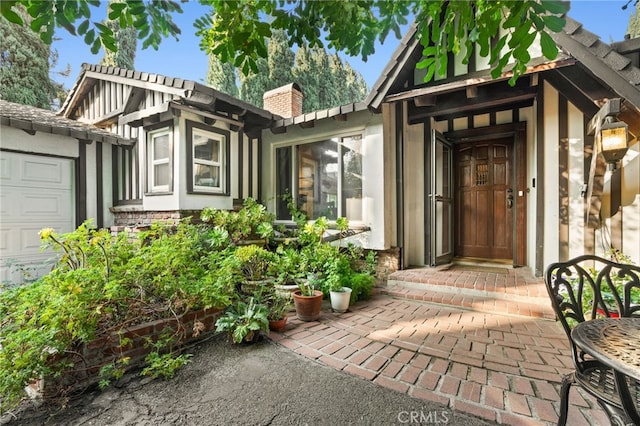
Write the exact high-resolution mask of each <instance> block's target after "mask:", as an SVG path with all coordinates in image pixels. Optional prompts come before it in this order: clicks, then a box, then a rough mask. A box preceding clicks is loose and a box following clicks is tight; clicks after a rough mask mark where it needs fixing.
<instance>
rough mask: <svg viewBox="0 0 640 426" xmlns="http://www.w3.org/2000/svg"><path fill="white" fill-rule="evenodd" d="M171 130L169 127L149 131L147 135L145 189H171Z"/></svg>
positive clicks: (163, 190)
mask: <svg viewBox="0 0 640 426" xmlns="http://www.w3.org/2000/svg"><path fill="white" fill-rule="evenodd" d="M171 152H172V144H171V132H170V131H169V129H162V130H157V131H154V132H149V133H148V136H147V191H148V192H151V193H162V192H170V191H171V181H172V180H171V160H172V158H171V157H172V156H171Z"/></svg>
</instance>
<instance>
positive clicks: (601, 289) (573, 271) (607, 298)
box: [544, 255, 640, 424]
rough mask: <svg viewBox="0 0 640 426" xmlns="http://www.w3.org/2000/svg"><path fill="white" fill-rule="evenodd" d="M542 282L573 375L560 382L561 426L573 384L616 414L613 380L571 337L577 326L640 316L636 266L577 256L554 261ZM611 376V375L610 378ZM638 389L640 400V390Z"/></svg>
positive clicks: (636, 384) (638, 278) (612, 414)
mask: <svg viewBox="0 0 640 426" xmlns="http://www.w3.org/2000/svg"><path fill="white" fill-rule="evenodd" d="M544 279H545V284H546V288H547V292H548V293H549V297H550V299H551V302H552V303H551V304H552V307H553V309H554V311H555V313H556V316H557V317H558V320H559V321H560V323H561V324H562V327H563V328H564V331H565V332H566V334H567V337H568V339H569V343H570V346H571V351H572V356H573V361H574V365H575V368H576V372H575V377H574V374H571V375H569V376H567V377H565V378H564V380H563V386H562V392H561V393H562V400H561V408H560V421H559V422H558V424H565V422H566V415H567V410H568V402H567V399H568V394H569V388H570V386H571V384H572V383H575V382H578V383H579V384H580V385H581V386H582V387H583V388H585V389H586V390H587V391H589V392H590V393H592V394H593V395H594V396H596V398H597V399H598V402H600V403H601V405H602V404H603V403H604V405H603V407H604V408H605V410H606V411H607V413H608V414H609V415H610V417H612V416H615V415H617V413H616V412H615V410H613V411H612V410H610V408H611V406H614V407H617V406H619V405H620V401H619V398H618V399H616V398H617V390H616V389H615V386H614V385H613V380H608V377H607V376H608V375H611V376H612V372H611V371H608V370H607V369H606V368H605V367H604V366H602V365H601V364H600V363H599V362H597V361H595V360H592V359H589V358H588V357H585V354H584V353H582V351H580V349H579V348H578V347H577V346H576V345H575V344H574V342H573V341H572V339H571V330H572V329H573V328H574V327H575V326H576V325H577V324H578V323H580V322H583V321H589V320H593V319H596V318H605V317H640V267H638V266H636V265H631V264H625V263H618V262H613V261H610V260H607V259H603V258H601V257H598V256H594V255H584V256H579V257H576V258H573V259H570V260H567V261H565V262H556V263H552V264H551V265H549V266H548V267H547V270H546V272H545V276H544ZM611 378H612V377H611ZM630 385H631V387H634V388H636V392H637V394H638V395H639V396H638V398H639V400H638V401H639V402H640V386H639V385H638V383H637V382H636V383H635V384H631V383H630Z"/></svg>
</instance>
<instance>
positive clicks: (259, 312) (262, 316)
mask: <svg viewBox="0 0 640 426" xmlns="http://www.w3.org/2000/svg"><path fill="white" fill-rule="evenodd" d="M268 315H269V311H268V308H267V307H266V306H265V305H263V304H261V303H258V302H256V300H255V299H254V298H253V297H251V298H249V300H248V301H247V302H244V301H242V300H239V301H237V302H236V303H235V304H233V305H231V306H230V307H229V308H228V309H227V311H226V312H225V314H224V315H223V316H222V317H220V318H219V319H218V321H216V331H219V332H220V331H225V332H227V333H228V334H229V337H230V338H231V340H233V342H234V343H242V342H252V341H253V340H254V338H256V337H257V335H258V334H259V333H260V332H261V331H263V332H265V333H267V332H269V318H268Z"/></svg>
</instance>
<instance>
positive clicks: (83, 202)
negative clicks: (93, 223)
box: [76, 140, 87, 227]
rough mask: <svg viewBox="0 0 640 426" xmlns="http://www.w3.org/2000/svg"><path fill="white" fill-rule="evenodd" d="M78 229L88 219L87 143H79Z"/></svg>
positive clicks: (77, 178) (77, 168)
mask: <svg viewBox="0 0 640 426" xmlns="http://www.w3.org/2000/svg"><path fill="white" fill-rule="evenodd" d="M76 173H77V175H76V184H77V185H76V227H78V226H80V225H81V224H82V222H84V221H85V220H86V219H87V143H86V141H83V140H80V141H78V159H77V160H76Z"/></svg>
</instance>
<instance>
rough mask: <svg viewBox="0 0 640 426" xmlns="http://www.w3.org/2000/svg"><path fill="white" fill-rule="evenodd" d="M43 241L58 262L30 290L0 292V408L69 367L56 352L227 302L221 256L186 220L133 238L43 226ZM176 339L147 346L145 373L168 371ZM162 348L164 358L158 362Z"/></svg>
mask: <svg viewBox="0 0 640 426" xmlns="http://www.w3.org/2000/svg"><path fill="white" fill-rule="evenodd" d="M41 238H42V240H43V243H44V244H45V245H50V246H52V247H53V248H54V249H55V250H57V251H58V253H59V254H60V259H59V262H58V264H57V266H56V267H55V268H54V269H53V270H52V271H51V273H49V274H48V275H46V276H44V277H43V278H41V279H40V280H38V281H37V282H35V283H33V284H31V285H29V286H25V287H19V288H15V289H12V290H8V291H4V292H2V293H0V395H3V398H1V399H0V404H1V405H0V411H4V410H5V409H8V408H10V407H12V406H14V405H15V404H16V403H17V402H18V401H19V400H20V398H21V397H22V395H23V389H24V387H25V386H26V385H27V384H28V383H29V380H30V379H33V378H34V377H40V376H49V377H51V376H54V377H55V376H59V375H60V374H62V373H63V372H64V371H65V370H66V369H68V368H70V367H72V366H70V365H67V362H66V361H65V358H64V356H60V355H62V354H64V353H65V352H75V351H76V349H77V348H78V346H79V345H81V344H83V343H87V342H90V341H92V340H94V339H96V338H99V337H100V336H103V335H108V334H110V333H112V332H118V330H123V329H124V328H126V327H127V326H131V325H134V324H138V323H141V322H144V321H147V320H154V319H160V318H171V317H176V318H177V317H178V316H180V315H181V314H183V313H186V312H188V311H190V310H195V309H200V308H204V307H218V308H223V307H225V306H227V305H228V304H229V303H230V301H231V296H232V293H233V288H230V287H229V285H228V282H227V281H226V280H225V279H224V277H222V276H221V275H220V274H219V272H218V271H219V270H220V268H219V266H218V264H219V262H220V261H221V259H222V258H223V257H224V254H223V253H222V252H221V251H216V250H210V249H207V243H206V233H204V232H202V230H201V229H199V228H198V227H196V226H194V225H190V224H188V223H181V224H179V225H178V226H177V227H176V228H175V229H173V228H170V227H163V226H159V225H158V226H154V227H152V229H151V230H150V231H149V232H147V233H143V234H142V235H141V236H140V238H139V239H136V238H133V236H132V235H129V234H126V233H121V234H119V235H118V236H117V237H112V236H111V234H110V233H109V232H108V231H106V230H95V229H92V228H91V225H90V223H85V224H83V225H81V226H80V227H78V229H77V230H75V231H74V232H71V233H68V234H64V235H58V234H56V233H54V232H53V230H51V229H43V230H42V231H41ZM210 271H213V272H210ZM184 337H185V336H184V333H181V334H174V335H172V336H170V338H168V339H166V340H165V341H164V342H165V345H164V347H162V348H160V347H154V348H153V352H152V354H153V353H156V355H158V356H157V357H154V356H153V355H151V356H150V358H149V360H152V361H153V363H152V364H151V365H150V366H148V367H147V369H146V370H145V372H146V373H147V374H151V375H155V373H153V371H154V369H155V368H156V367H154V365H155V366H157V367H158V368H160V373H159V374H160V375H164V376H167V375H171V369H172V368H173V367H175V366H177V365H179V364H181V362H178V361H175V362H169V359H168V358H167V356H169V357H171V356H172V355H171V349H173V348H175V347H177V346H178V343H179V342H180V341H181V340H182V339H183V338H184ZM124 344H125V343H123V345H124ZM160 351H163V352H168V354H164V353H163V355H162V357H161V358H159V357H160ZM181 359H185V358H184V357H182V358H181ZM116 364H118V365H116V366H111V368H109V366H104V367H105V368H104V369H103V372H109V371H111V372H112V373H113V375H114V376H117V375H118V374H119V372H121V371H122V366H123V365H124V364H125V363H124V362H118V361H116ZM165 373H168V374H165ZM107 382H108V377H105V378H104V379H103V382H102V383H103V384H105V383H107Z"/></svg>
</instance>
